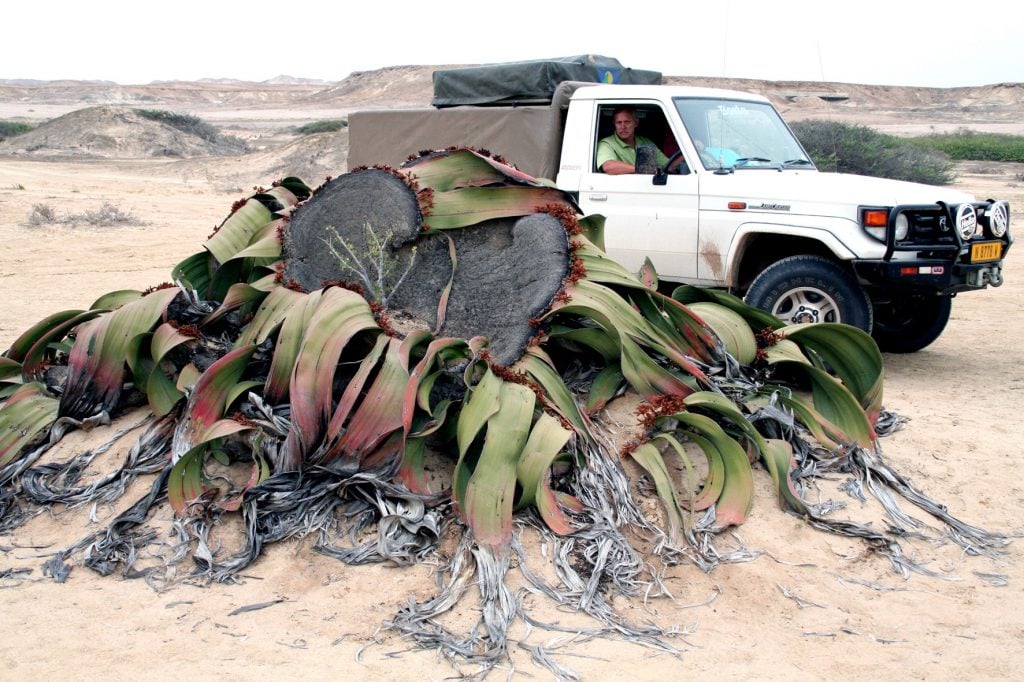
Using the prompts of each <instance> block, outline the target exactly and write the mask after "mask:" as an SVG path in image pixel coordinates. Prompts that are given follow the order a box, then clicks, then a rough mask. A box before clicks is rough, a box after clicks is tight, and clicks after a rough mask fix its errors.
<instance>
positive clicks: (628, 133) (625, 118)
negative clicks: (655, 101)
mask: <svg viewBox="0 0 1024 682" xmlns="http://www.w3.org/2000/svg"><path fill="white" fill-rule="evenodd" d="M612 120H613V121H614V122H615V135H616V136H617V137H618V138H619V139H620V140H622V141H623V142H625V143H626V144H633V135H634V133H635V132H636V124H637V120H636V113H635V112H634V111H633V110H632V109H628V108H622V109H616V110H615V115H614V116H613V117H612Z"/></svg>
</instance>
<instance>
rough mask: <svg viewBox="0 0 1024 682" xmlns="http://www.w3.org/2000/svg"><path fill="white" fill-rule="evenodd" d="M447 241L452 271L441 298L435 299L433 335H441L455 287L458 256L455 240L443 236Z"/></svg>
mask: <svg viewBox="0 0 1024 682" xmlns="http://www.w3.org/2000/svg"><path fill="white" fill-rule="evenodd" d="M445 238H446V239H447V240H448V259H449V260H450V261H451V264H452V269H451V274H450V275H449V276H448V282H447V283H446V284H445V285H444V288H443V289H442V290H441V296H440V297H438V299H437V316H436V318H435V319H436V320H437V321H436V323H435V324H434V334H440V333H441V327H443V326H444V322H445V320H446V319H447V318H448V301H449V300H450V299H451V296H452V288H453V287H454V286H455V272H456V270H457V269H458V266H459V254H458V251H457V250H456V248H455V240H454V239H452V238H451V237H449V236H448V235H445Z"/></svg>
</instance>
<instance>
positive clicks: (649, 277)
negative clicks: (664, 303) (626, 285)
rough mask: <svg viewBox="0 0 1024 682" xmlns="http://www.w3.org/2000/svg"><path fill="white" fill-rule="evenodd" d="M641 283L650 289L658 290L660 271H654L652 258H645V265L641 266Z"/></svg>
mask: <svg viewBox="0 0 1024 682" xmlns="http://www.w3.org/2000/svg"><path fill="white" fill-rule="evenodd" d="M640 281H641V282H643V284H644V286H645V287H647V288H648V289H652V290H656V289H657V288H658V271H657V270H655V269H654V263H652V262H651V259H650V258H644V264H643V265H641V266H640Z"/></svg>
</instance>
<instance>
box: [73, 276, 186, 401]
mask: <svg viewBox="0 0 1024 682" xmlns="http://www.w3.org/2000/svg"><path fill="white" fill-rule="evenodd" d="M180 293H181V292H180V291H179V290H178V289H161V290H159V291H154V292H153V293H151V294H149V295H148V296H145V297H143V298H141V299H138V300H137V301H133V302H131V303H128V304H125V305H124V306H122V307H120V308H118V309H117V310H115V311H113V312H111V313H107V314H105V315H104V316H102V317H99V318H97V319H95V320H92V321H90V322H87V323H86V324H85V326H84V327H83V326H79V330H80V334H79V338H78V339H77V340H76V341H75V344H74V346H73V347H72V350H71V354H70V356H69V357H68V381H67V384H66V385H65V387H64V394H63V395H62V396H61V402H60V414H61V416H69V417H73V418H76V419H82V418H85V417H89V416H91V415H93V414H96V413H97V412H100V411H104V412H109V411H110V410H111V409H113V407H114V405H116V404H117V400H118V398H119V397H120V394H121V387H122V385H123V384H124V380H125V376H124V375H125V371H124V370H125V364H126V363H128V364H132V363H131V362H129V360H130V358H129V357H128V355H129V352H131V351H133V350H136V351H137V349H138V347H139V346H138V344H137V343H136V342H135V338H136V337H137V336H139V335H140V334H145V333H148V332H149V331H150V330H151V329H152V328H153V326H154V325H155V324H156V323H157V321H158V320H159V319H160V317H161V316H162V315H163V314H164V311H165V310H166V309H167V306H168V305H169V304H170V302H171V301H172V300H174V299H175V298H176V297H177V296H178V295H179V294H180Z"/></svg>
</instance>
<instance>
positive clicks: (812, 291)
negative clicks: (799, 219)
mask: <svg viewBox="0 0 1024 682" xmlns="http://www.w3.org/2000/svg"><path fill="white" fill-rule="evenodd" d="M745 300H746V302H747V303H749V304H750V305H752V306H754V307H755V308H760V309H761V310H765V311H767V312H769V313H771V314H772V315H775V316H776V317H778V318H779V319H781V320H782V321H784V322H786V323H787V324H798V323H801V322H841V323H843V324H849V325H852V326H854V327H859V328H860V329H863V330H864V331H866V332H868V333H871V324H872V310H871V299H869V298H868V295H867V292H865V291H864V289H863V288H862V287H861V286H860V284H858V283H857V280H856V279H855V278H854V276H853V275H852V274H851V273H850V272H849V271H847V270H846V269H844V268H843V267H842V266H840V265H839V264H838V263H836V262H835V261H831V260H829V259H827V258H822V257H821V256H810V255H803V256H790V257H789V258H783V259H782V260H780V261H778V262H776V263H773V264H772V265H770V266H768V267H767V268H765V269H764V270H763V271H762V272H761V274H759V275H758V276H757V277H756V278H754V282H753V283H752V284H751V285H750V289H748V290H747V295H746V297H745Z"/></svg>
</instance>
